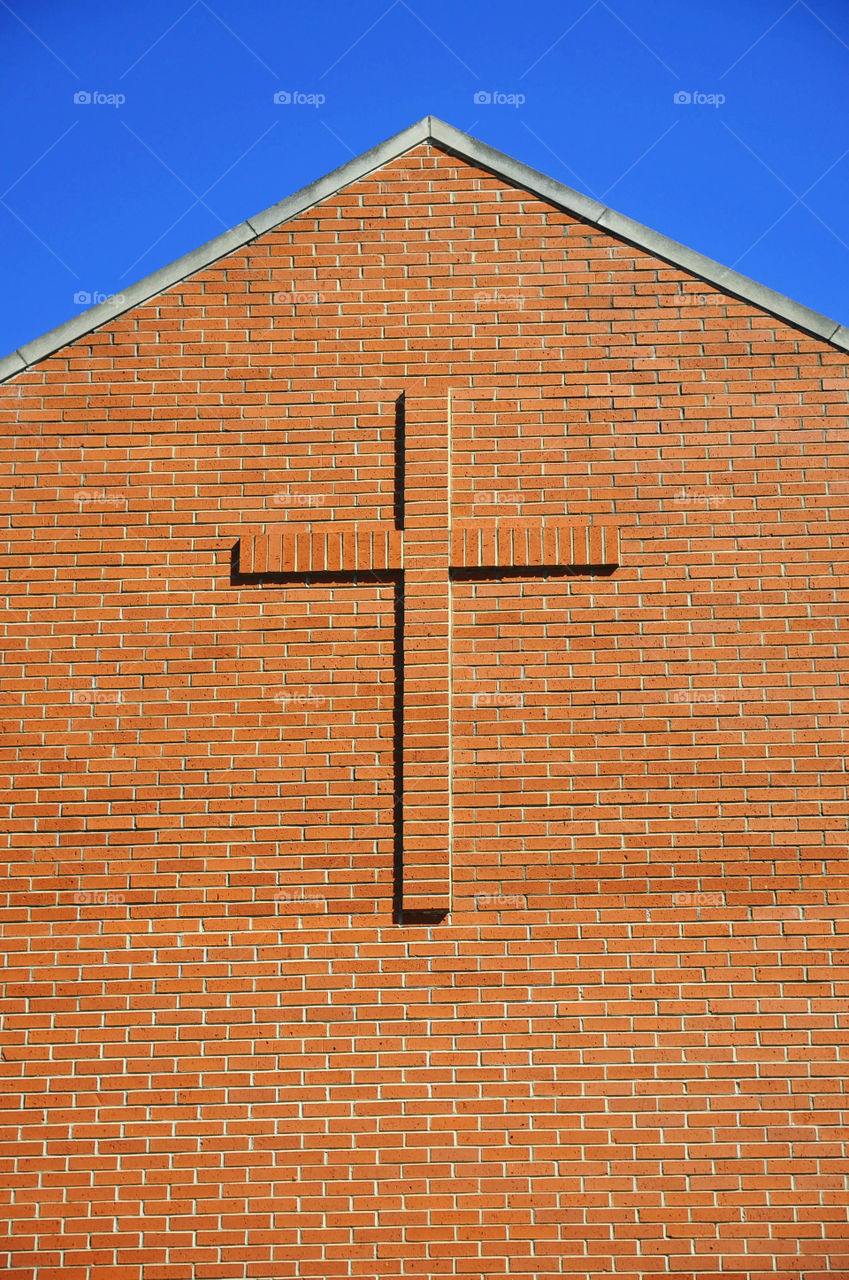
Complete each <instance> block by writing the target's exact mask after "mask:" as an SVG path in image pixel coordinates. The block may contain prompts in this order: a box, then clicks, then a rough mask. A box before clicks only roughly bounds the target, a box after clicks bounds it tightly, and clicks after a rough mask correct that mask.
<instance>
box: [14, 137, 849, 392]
mask: <svg viewBox="0 0 849 1280" xmlns="http://www.w3.org/2000/svg"><path fill="white" fill-rule="evenodd" d="M423 142H433V143H435V144H436V145H437V146H439V147H440V148H442V149H443V150H445V151H448V152H450V153H451V154H453V155H456V156H459V157H460V158H461V159H464V160H469V161H471V162H472V163H474V164H476V165H478V166H479V167H481V168H483V169H488V170H489V171H490V172H492V173H494V174H496V175H497V176H498V177H500V178H503V179H504V180H505V181H507V182H509V183H511V184H512V185H513V186H517V187H521V188H523V189H524V190H527V191H530V192H533V194H534V195H538V196H540V197H541V198H542V199H543V200H546V201H547V202H548V203H549V204H553V205H555V206H557V207H558V208H560V209H563V210H564V211H565V212H567V213H570V214H572V215H573V216H575V217H577V218H579V219H580V220H581V221H583V222H589V223H592V224H593V225H595V226H598V227H601V228H602V229H603V230H605V231H609V232H610V233H611V235H614V236H618V237H619V238H621V239H623V240H627V241H629V242H630V243H631V244H634V245H636V246H637V247H638V248H641V249H645V250H646V251H647V252H649V253H652V254H654V255H655V256H656V257H658V258H662V259H664V260H665V261H667V262H669V263H671V264H672V265H673V266H677V267H681V268H682V269H683V270H685V271H688V272H690V273H691V274H692V275H694V276H696V277H698V278H699V279H701V280H704V281H706V282H707V283H709V284H712V285H714V286H715V287H716V288H718V289H721V290H722V291H723V292H725V293H729V294H732V295H733V296H735V297H737V298H740V299H742V300H743V301H745V302H751V303H752V304H753V305H754V306H756V307H759V308H760V309H761V310H763V311H767V312H769V313H770V314H771V315H774V316H776V317H777V318H778V319H780V320H784V321H785V322H786V323H787V324H790V325H792V326H793V327H795V328H798V329H801V330H803V331H804V332H806V333H809V334H813V335H814V336H815V337H818V338H822V339H824V340H825V341H826V342H830V343H832V344H833V345H834V346H837V347H840V348H841V349H842V350H844V351H849V326H845V325H841V324H840V322H839V321H837V320H832V319H830V318H829V317H828V316H823V315H820V313H819V312H817V311H812V310H811V309H810V308H809V307H806V306H803V305H802V304H801V303H799V302H794V301H793V299H792V298H788V297H785V295H784V294H781V293H776V292H775V291H774V290H773V289H768V288H767V287H766V286H765V285H762V284H758V283H757V281H755V280H752V279H750V278H749V277H748V276H744V275H740V274H739V273H738V272H737V271H733V270H732V269H731V268H730V267H725V266H723V265H722V264H721V263H719V262H715V261H714V260H713V259H711V258H706V257H705V256H704V255H703V254H701V253H697V252H696V251H695V250H694V249H688V248H687V247H686V245H682V244H679V243H678V242H677V241H676V240H671V239H670V238H669V237H668V236H664V235H661V234H660V233H659V232H657V231H653V230H652V229H651V228H650V227H646V226H643V225H642V223H639V222H635V221H634V220H633V218H628V217H626V216H625V215H624V214H621V213H617V211H616V210H615V209H610V208H608V207H607V206H606V205H603V204H600V203H599V201H597V200H592V199H591V198H590V197H589V196H586V195H584V194H583V193H582V192H580V191H575V190H573V189H572V188H571V187H567V186H564V185H563V183H560V182H556V181H555V180H554V179H553V178H550V177H548V176H547V175H546V174H544V173H540V172H539V171H538V170H537V169H532V168H530V166H528V165H525V164H522V163H521V162H520V161H518V160H514V159H513V158H512V157H511V156H508V155H505V154H504V153H503V152H501V151H497V150H495V148H494V147H490V146H488V145H487V144H486V143H485V142H480V141H478V139H477V138H473V137H471V136H470V135H469V134H467V133H462V132H461V131H460V130H459V129H455V128H454V127H453V126H452V125H450V124H446V123H445V121H443V120H439V119H438V118H437V117H436V116H425V117H424V118H423V119H421V120H418V121H417V122H416V123H415V124H413V125H410V126H409V128H407V129H403V130H402V131H401V132H400V133H396V134H395V135H394V136H393V137H391V138H387V139H386V141H385V142H381V143H379V144H378V145H377V146H376V147H372V148H371V149H370V150H369V151H366V152H364V153H363V154H362V155H360V156H357V157H355V159H353V160H349V161H348V163H347V164H344V165H342V166H341V167H340V168H338V169H334V170H333V171H332V172H331V173H328V174H326V175H325V176H324V177H323V178H319V179H318V180H317V181H316V182H312V183H310V185H309V186H306V187H302V188H301V190H300V191H296V192H295V193H294V194H293V195H290V196H287V197H286V199H284V200H281V201H279V202H278V203H277V204H273V205H271V207H270V208H268V209H264V210H263V211H262V212H261V213H258V214H255V215H254V216H253V217H251V218H246V219H245V221H244V222H241V223H239V225H238V226H236V227H232V228H231V229H230V230H229V231H225V232H224V233H223V234H222V235H220V236H216V238H215V239H214V240H210V241H208V242H207V243H206V244H203V245H201V246H200V247H199V248H197V249H194V250H192V252H191V253H187V254H185V255H184V256H183V257H181V258H178V259H177V260H176V261H175V262H171V263H169V264H168V265H167V266H165V267H161V268H160V269H159V270H158V271H154V272H153V273H152V275H149V276H145V277H144V279H142V280H139V281H137V283H136V284H134V285H131V286H130V287H129V289H127V290H125V291H124V292H122V293H121V294H120V301H116V300H115V299H110V300H107V301H106V302H101V303H99V304H98V305H97V306H95V307H90V308H89V309H87V310H86V311H82V312H80V313H79V315H76V316H74V317H73V319H71V320H67V321H66V322H65V323H64V324H61V325H59V326H58V327H57V328H55V329H51V330H50V331H49V332H48V333H45V334H43V335H42V336H41V337H40V338H36V339H35V340H34V341H32V342H28V343H25V344H24V345H23V346H21V347H19V348H18V349H17V350H16V351H13V352H11V354H10V355H7V356H5V357H4V358H3V359H0V381H2V380H3V379H5V378H10V377H12V376H13V375H14V374H16V373H20V372H22V371H23V370H24V369H28V368H29V367H30V366H31V365H33V364H36V363H37V362H38V361H39V360H43V359H44V358H45V357H46V356H49V355H51V354H52V353H53V352H54V351H58V350H59V349H60V348H61V347H64V346H66V345H67V344H68V343H70V342H73V341H74V340H75V339H76V338H81V337H84V336H85V335H86V334H88V333H92V332H93V331H94V330H95V329H99V328H100V326H101V325H104V324H107V323H108V322H109V321H110V320H113V319H114V318H115V317H116V316H118V315H121V314H122V313H123V312H125V311H129V310H130V309H131V308H132V307H136V306H139V305H140V304H141V303H143V302H147V301H148V300H149V299H150V298H153V297H155V296H156V294H158V293H162V292H163V291H164V290H165V289H168V288H170V287H171V286H172V285H175V284H179V283H180V281H182V280H185V279H187V278H188V277H189V276H191V275H194V273H195V272H197V271H201V270H203V268H204V267H208V266H210V265H211V264H212V263H213V262H216V261H218V260H219V259H220V258H223V257H225V256H226V255H227V254H228V253H232V252H234V250H236V249H240V248H242V247H243V246H244V245H246V244H249V243H250V242H251V240H255V239H256V238H257V237H258V236H261V235H263V234H264V233H265V232H266V231H270V230H271V229H272V228H273V227H276V226H280V225H281V223H284V222H288V221H289V220H290V219H291V218H294V217H297V215H298V214H299V213H303V212H304V211H305V210H307V209H309V208H311V207H312V206H313V205H316V204H319V203H320V202H321V201H322V200H326V199H327V198H328V197H329V196H332V195H335V194H336V193H337V192H338V191H341V190H342V188H343V187H346V186H348V185H349V184H350V183H352V182H356V181H358V180H359V179H360V178H363V177H365V176H366V175H367V174H369V173H371V172H372V171H373V170H374V169H379V168H381V167H382V166H383V165H385V164H388V163H389V162H390V161H391V160H395V159H397V157H398V156H401V155H403V154H404V153H405V152H406V151H410V150H412V148H413V147H417V146H419V145H421V143H423Z"/></svg>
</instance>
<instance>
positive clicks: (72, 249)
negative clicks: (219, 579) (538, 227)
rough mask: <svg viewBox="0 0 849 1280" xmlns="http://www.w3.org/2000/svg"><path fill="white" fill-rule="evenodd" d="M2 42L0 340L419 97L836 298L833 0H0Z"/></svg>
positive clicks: (794, 290)
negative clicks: (80, 0)
mask: <svg viewBox="0 0 849 1280" xmlns="http://www.w3.org/2000/svg"><path fill="white" fill-rule="evenodd" d="M0 49H2V55H0V56H2V60H3V76H2V84H1V85H0V96H2V109H3V118H4V121H5V128H4V131H3V132H4V145H3V150H2V160H0V168H2V173H0V192H2V196H1V197H0V200H1V201H2V202H0V226H2V240H0V244H1V245H2V250H0V252H2V267H3V299H4V303H5V305H4V306H3V308H2V321H0V323H2V333H0V355H3V354H5V353H6V352H8V351H11V350H12V349H13V348H15V347H17V346H20V345H21V344H22V343H24V342H27V341H29V340H30V339H32V338H35V337H37V336H38V335H39V334H41V333H43V332H45V331H46V330H48V329H50V328H53V327H54V326H55V325H57V324H60V323H61V322H62V321H64V320H67V319H68V318H70V317H71V316H72V315H75V314H77V313H78V312H79V311H80V309H81V306H82V303H81V301H80V297H79V295H86V294H88V295H95V294H98V293H99V294H113V293H119V292H120V291H121V290H122V288H124V287H126V286H127V285H128V284H131V283H133V282H134V281H135V280H137V279H140V278H141V277H142V276H145V275H148V274H149V273H150V272H152V271H155V270H156V269H157V268H158V267H160V266H163V265H164V264H165V263H167V262H171V261H172V260H173V259H174V258H177V257H179V256H180V255H181V254H183V253H186V252H188V251H189V250H191V249H193V248H195V247H196V246H197V245H199V244H202V243H203V242H204V241H206V240H210V239H212V237H213V236H216V235H218V234H219V233H220V232H221V231H223V230H224V229H225V228H227V227H230V226H233V225H235V224H236V223H238V222H240V221H242V220H243V219H244V218H245V217H249V216H250V215H251V214H253V213H256V212H258V211H259V210H261V209H264V208H265V207H266V206H268V205H270V204H273V203H274V202H275V201H277V200H280V199H282V198H283V197H284V196H286V195H289V194H290V193H291V192H293V191H295V190H297V189H298V188H299V187H302V186H304V185H305V184H306V183H308V182H310V181H312V180H313V179H314V178H317V177H320V176H321V175H322V174H324V173H326V172H328V171H329V170H331V169H335V168H337V167H338V166H339V165H340V164H343V163H344V162H345V161H346V160H348V159H350V158H351V157H352V156H354V155H359V154H360V153H361V152H363V151H365V150H367V149H368V148H369V147H371V146H373V145H374V144H375V143H377V142H379V141H381V140H382V139H384V138H386V137H389V136H390V135H391V134H393V133H396V132H398V131H399V130H400V129H402V128H404V127H405V126H407V125H409V124H412V123H413V121H415V120H418V119H419V118H421V117H422V116H424V115H428V114H432V115H437V116H440V117H441V118H442V119H444V120H447V121H448V122H449V123H450V124H453V125H455V126H456V127H457V128H459V129H463V130H465V131H466V132H469V133H472V134H474V135H475V136H476V137H479V138H481V139H482V140H484V141H485V142H488V143H490V144H491V145H493V146H495V147H497V148H499V149H500V150H502V151H506V152H507V153H508V154H510V155H513V156H515V157H516V158H518V159H520V160H522V161H524V162H525V163H527V164H530V165H532V166H534V167H535V168H537V169H541V170H543V171H544V172H546V173H549V174H550V175H551V176H552V177H554V178H557V179H558V180H559V181H561V182H565V183H567V184H568V185H570V186H574V187H577V188H578V189H579V190H581V191H585V192H587V193H589V194H591V195H593V196H595V197H597V198H598V199H600V200H603V201H604V202H605V203H607V204H609V205H611V206H612V207H613V208H615V209H619V210H620V211H622V212H623V213H626V214H629V215H630V216H631V217H633V218H636V219H637V220H638V221H640V222H644V223H647V224H648V225H649V226H651V227H654V228H656V229H657V230H659V231H662V232H664V233H665V234H667V235H670V236H672V237H674V238H675V239H676V240H680V241H682V242H683V243H684V244H687V245H690V246H692V247H693V248H695V249H698V250H700V251H701V252H703V253H706V254H708V255H709V256H710V257H713V258H717V259H718V260H719V261H721V262H723V263H726V264H728V265H732V266H734V267H736V269H737V270H738V271H742V272H743V273H744V274H746V275H749V276H752V277H754V279H756V280H759V281H761V282H762V283H764V284H767V285H770V286H771V287H772V288H774V289H778V290H779V291H781V292H782V293H786V294H789V295H790V297H792V298H795V299H797V300H798V301H800V302H803V303H806V304H807V305H808V306H811V307H814V308H815V309H816V310H818V311H822V312H824V313H825V314H826V315H829V316H832V317H834V318H835V319H838V320H841V321H843V322H844V323H847V322H849V297H847V282H849V127H847V114H848V113H849V93H847V85H848V84H849V6H847V5H846V3H845V0H815V3H813V4H808V3H806V2H805V0H796V2H795V3H793V2H792V0H791V3H789V4H788V3H787V0H700V2H699V3H696V0H689V3H688V2H686V0H685V3H683V4H682V3H681V0H674V2H673V0H653V2H652V3H650V4H647V3H646V0H610V2H608V0H595V3H593V2H592V0H566V2H565V3H564V2H563V0H520V2H519V3H516V0H511V2H509V3H508V2H507V0H487V2H486V3H483V0H428V3H427V4H425V3H423V2H420V0H412V2H410V0H394V3H393V2H392V0H352V2H351V0H346V3H340V2H339V0H321V3H313V4H303V3H298V4H294V3H288V2H286V0H282V2H281V0H145V3H143V4H128V3H120V2H119V3H115V0H109V2H108V3H107V2H106V0H88V2H87V3H84V4H68V3H67V2H66V0H65V2H63V0H25V2H24V0H12V3H11V4H7V3H6V2H5V0H0ZM275 94H278V95H279V94H283V95H284V96H285V95H287V94H289V95H292V96H293V98H294V96H295V95H304V96H305V97H306V98H307V99H312V101H303V102H300V101H295V100H293V101H290V102H285V101H284V102H277V103H276V102H275V101H274V98H275ZM682 94H683V95H690V97H691V101H683V102H682V101H676V95H679V96H680V95H682ZM79 95H91V97H92V101H87V102H86V101H83V102H79V101H75V98H78V97H79ZM95 95H102V96H103V97H104V98H106V99H109V98H112V99H113V101H111V102H110V101H96V100H94V98H95ZM119 95H121V96H123V98H124V101H123V102H120V103H119V104H117V103H116V101H115V99H117V98H118V96H119ZM481 95H489V96H490V98H491V99H492V100H491V101H488V102H487V101H481V100H480V96H481ZM697 95H699V97H698V98H697ZM476 96H477V98H478V100H477V101H476ZM721 98H724V101H720V99H721ZM320 99H323V100H320ZM519 99H523V100H521V101H520V100H519Z"/></svg>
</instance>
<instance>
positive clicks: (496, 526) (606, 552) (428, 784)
mask: <svg viewBox="0 0 849 1280" xmlns="http://www.w3.org/2000/svg"><path fill="white" fill-rule="evenodd" d="M399 407H400V412H399V413H398V414H397V416H396V468H395V474H396V503H395V521H394V526H393V525H392V524H389V523H365V522H364V523H358V524H356V525H354V526H351V525H349V524H347V523H346V524H342V523H341V522H336V521H334V520H333V519H332V518H331V519H327V520H325V521H322V522H319V523H315V524H310V525H307V524H306V523H301V522H298V523H294V522H293V523H292V524H291V525H289V526H288V527H287V526H286V525H284V526H282V527H280V526H278V527H277V528H275V529H274V531H273V532H271V533H269V534H267V535H264V536H261V537H254V538H242V539H240V541H239V546H238V570H237V572H238V576H239V578H240V579H241V580H243V581H258V580H262V579H263V578H265V577H272V578H274V579H276V580H278V581H280V580H281V576H282V577H283V578H284V579H285V580H286V581H291V580H295V581H299V582H303V581H306V582H307V583H309V582H310V581H315V580H316V578H315V575H321V577H320V578H319V579H317V580H320V581H321V580H327V579H328V578H331V579H333V580H343V581H351V580H355V581H360V582H362V581H363V574H364V572H368V573H369V574H375V575H378V574H380V575H385V576H386V580H389V581H393V580H394V581H396V583H398V584H402V585H401V589H400V590H399V591H397V592H396V601H397V603H396V644H400V649H401V653H400V654H397V653H396V673H397V674H396V690H395V697H396V716H397V715H398V712H399V711H400V716H398V720H399V724H400V734H398V735H396V737H397V738H400V741H396V778H395V805H396V880H400V883H398V884H396V918H398V919H399V920H402V919H403V920H407V921H412V920H415V919H430V918H439V917H440V916H442V915H444V914H445V912H447V911H448V910H449V909H450V905H451V846H452V788H451V756H452V750H451V747H452V719H451V704H452V653H451V638H452V637H451V632H452V628H451V592H452V588H451V579H452V575H455V574H456V575H462V573H463V572H464V571H465V572H466V573H469V574H471V575H474V573H475V571H477V573H483V574H485V575H486V576H490V574H491V575H492V576H498V575H499V574H500V573H503V572H505V571H513V572H514V573H515V572H519V573H521V574H522V576H525V575H536V574H537V573H540V574H541V573H543V572H544V571H546V570H549V569H555V568H560V569H566V568H576V569H588V568H596V569H601V568H603V567H612V566H613V565H615V564H616V562H617V559H618V537H617V531H616V529H615V528H613V527H611V526H610V525H593V524H589V523H586V522H585V523H576V522H575V521H574V520H569V519H564V518H559V517H550V516H544V517H538V518H537V519H536V520H535V521H534V520H518V519H502V518H500V517H498V518H496V519H488V520H452V495H451V421H450V418H451V396H450V392H449V393H448V394H444V393H443V394H441V395H437V394H430V393H429V394H426V395H423V396H421V397H417V399H416V400H415V402H414V404H413V405H412V409H411V408H410V407H409V406H407V407H406V409H405V407H404V400H403V397H402V398H401V400H400V401H399ZM399 757H400V759H399ZM399 764H400V766H401V767H400V769H399V767H398V766H399ZM399 774H400V776H398V775H399Z"/></svg>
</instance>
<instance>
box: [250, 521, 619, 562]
mask: <svg viewBox="0 0 849 1280" xmlns="http://www.w3.org/2000/svg"><path fill="white" fill-rule="evenodd" d="M403 540H404V534H403V533H401V532H400V531H399V530H396V529H392V528H388V527H387V526H386V525H381V524H359V525H357V526H356V527H355V528H345V527H334V526H333V525H332V524H330V523H329V522H328V524H327V525H326V526H325V527H324V528H322V527H321V526H320V525H319V526H318V527H316V526H315V525H306V524H304V525H292V526H290V527H289V528H285V529H281V530H276V531H275V532H273V533H269V534H265V535H264V536H262V537H256V538H244V539H241V540H240V543H239V572H240V573H242V574H249V575H255V574H274V573H281V574H287V575H301V574H304V575H306V574H310V573H324V574H326V573H340V574H349V573H350V574H356V573H358V572H363V571H365V570H372V571H378V572H380V571H385V572H398V571H400V570H402V569H403V567H404V544H403ZM618 560H619V546H618V529H617V528H616V526H614V525H610V524H600V523H593V524H589V523H579V522H577V521H575V520H568V519H564V518H562V517H543V518H542V519H540V520H539V521H537V522H536V523H534V522H529V521H527V520H513V519H510V520H497V521H495V520H483V521H481V520H455V521H454V523H453V525H452V527H451V567H452V568H457V569H487V568H493V569H498V568H505V569H507V568H512V569H517V568H523V567H527V568H528V569H537V568H538V569H545V568H569V567H571V568H576V569H577V568H591V567H592V568H604V567H609V566H613V565H615V564H617V563H618Z"/></svg>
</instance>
